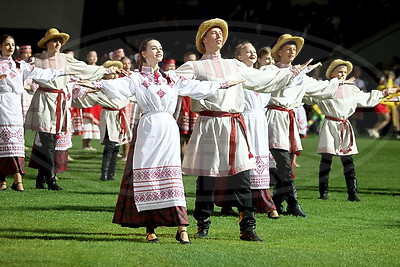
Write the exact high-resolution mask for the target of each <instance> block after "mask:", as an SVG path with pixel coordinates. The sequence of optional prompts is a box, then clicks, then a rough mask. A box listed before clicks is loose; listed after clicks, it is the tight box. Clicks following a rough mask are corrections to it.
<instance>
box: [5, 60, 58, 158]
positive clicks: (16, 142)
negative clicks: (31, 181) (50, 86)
mask: <svg viewBox="0 0 400 267" xmlns="http://www.w3.org/2000/svg"><path fill="white" fill-rule="evenodd" d="M19 64H20V67H19V68H17V66H16V63H15V62H14V60H13V59H11V58H5V57H2V58H0V74H6V75H7V77H6V78H5V79H4V80H2V81H0V158H3V157H25V144H24V128H23V125H24V122H23V116H22V105H21V94H22V92H23V91H24V80H25V79H29V78H31V79H33V80H35V81H37V82H43V83H44V82H49V81H51V80H53V79H54V78H56V77H58V76H60V75H62V74H64V72H62V71H58V70H53V69H46V70H44V69H41V68H36V67H33V66H31V65H29V64H28V63H26V62H25V61H19Z"/></svg>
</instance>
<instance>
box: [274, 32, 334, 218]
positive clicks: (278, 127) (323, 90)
mask: <svg viewBox="0 0 400 267" xmlns="http://www.w3.org/2000/svg"><path fill="white" fill-rule="evenodd" d="M303 44H304V39H303V38H301V37H297V36H291V35H290V34H283V35H281V36H280V37H279V39H278V41H277V42H276V44H275V45H274V46H273V48H272V51H271V53H272V56H273V57H274V59H275V60H276V62H277V64H276V66H277V67H278V68H289V69H291V68H293V66H292V62H293V60H294V59H295V58H296V56H297V55H298V53H299V52H300V50H301V49H302V47H303ZM318 65H319V64H315V65H314V66H312V67H311V68H309V69H308V71H311V70H312V69H313V68H315V67H317V66H318ZM337 87H338V80H337V79H336V78H335V79H332V80H330V81H317V80H315V79H313V78H311V77H308V76H307V75H304V76H303V77H299V80H298V81H295V82H293V83H292V84H290V85H289V86H288V87H286V88H285V89H284V90H281V91H275V92H272V93H271V100H270V102H269V105H268V111H267V120H268V135H269V147H270V151H271V153H272V156H273V157H274V159H275V161H276V170H275V171H274V174H273V176H274V178H276V183H275V185H274V195H273V200H274V203H275V206H276V209H277V211H278V213H279V214H284V211H283V205H282V204H283V201H284V200H285V199H286V202H287V204H288V205H287V210H286V213H285V214H289V215H294V216H301V217H306V214H305V213H304V211H303V210H302V209H301V207H300V204H299V202H298V199H297V190H296V187H295V184H294V181H293V178H294V176H293V154H294V153H296V152H298V151H301V150H302V146H301V141H300V135H299V130H298V127H297V125H296V119H295V112H294V109H295V108H297V107H299V106H300V105H301V104H302V101H303V97H304V95H305V94H307V95H310V96H312V97H314V98H316V99H324V98H329V97H331V96H333V95H334V94H335V92H336V89H337Z"/></svg>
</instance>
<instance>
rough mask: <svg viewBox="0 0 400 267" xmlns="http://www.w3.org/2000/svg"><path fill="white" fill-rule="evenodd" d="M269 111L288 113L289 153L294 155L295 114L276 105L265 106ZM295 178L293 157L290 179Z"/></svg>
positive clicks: (291, 110)
mask: <svg viewBox="0 0 400 267" xmlns="http://www.w3.org/2000/svg"><path fill="white" fill-rule="evenodd" d="M267 108H269V109H275V110H280V111H286V112H288V113H289V153H294V154H296V155H299V154H297V153H296V139H295V138H294V120H295V119H296V113H295V112H294V110H293V109H286V108H283V107H280V106H276V105H270V106H267ZM294 178H295V175H294V155H293V157H292V179H294Z"/></svg>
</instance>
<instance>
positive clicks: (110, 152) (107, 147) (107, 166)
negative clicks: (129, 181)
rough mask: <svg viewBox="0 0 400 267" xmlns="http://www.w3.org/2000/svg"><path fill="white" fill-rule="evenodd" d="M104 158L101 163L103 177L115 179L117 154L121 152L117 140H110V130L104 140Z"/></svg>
mask: <svg viewBox="0 0 400 267" xmlns="http://www.w3.org/2000/svg"><path fill="white" fill-rule="evenodd" d="M103 144H104V149H103V159H102V163H101V177H102V178H103V179H106V180H109V179H111V180H113V179H114V174H115V168H116V166H117V156H118V152H119V147H120V146H119V145H118V143H117V142H113V141H110V139H109V136H108V131H107V129H106V133H105V136H104V140H103Z"/></svg>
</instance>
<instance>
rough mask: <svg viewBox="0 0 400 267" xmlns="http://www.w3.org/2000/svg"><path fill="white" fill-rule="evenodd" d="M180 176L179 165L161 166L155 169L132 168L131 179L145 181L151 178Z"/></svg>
mask: <svg viewBox="0 0 400 267" xmlns="http://www.w3.org/2000/svg"><path fill="white" fill-rule="evenodd" d="M171 177H173V178H180V177H182V170H181V168H180V167H163V168H157V169H136V170H133V180H137V181H145V180H151V179H165V178H171Z"/></svg>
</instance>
